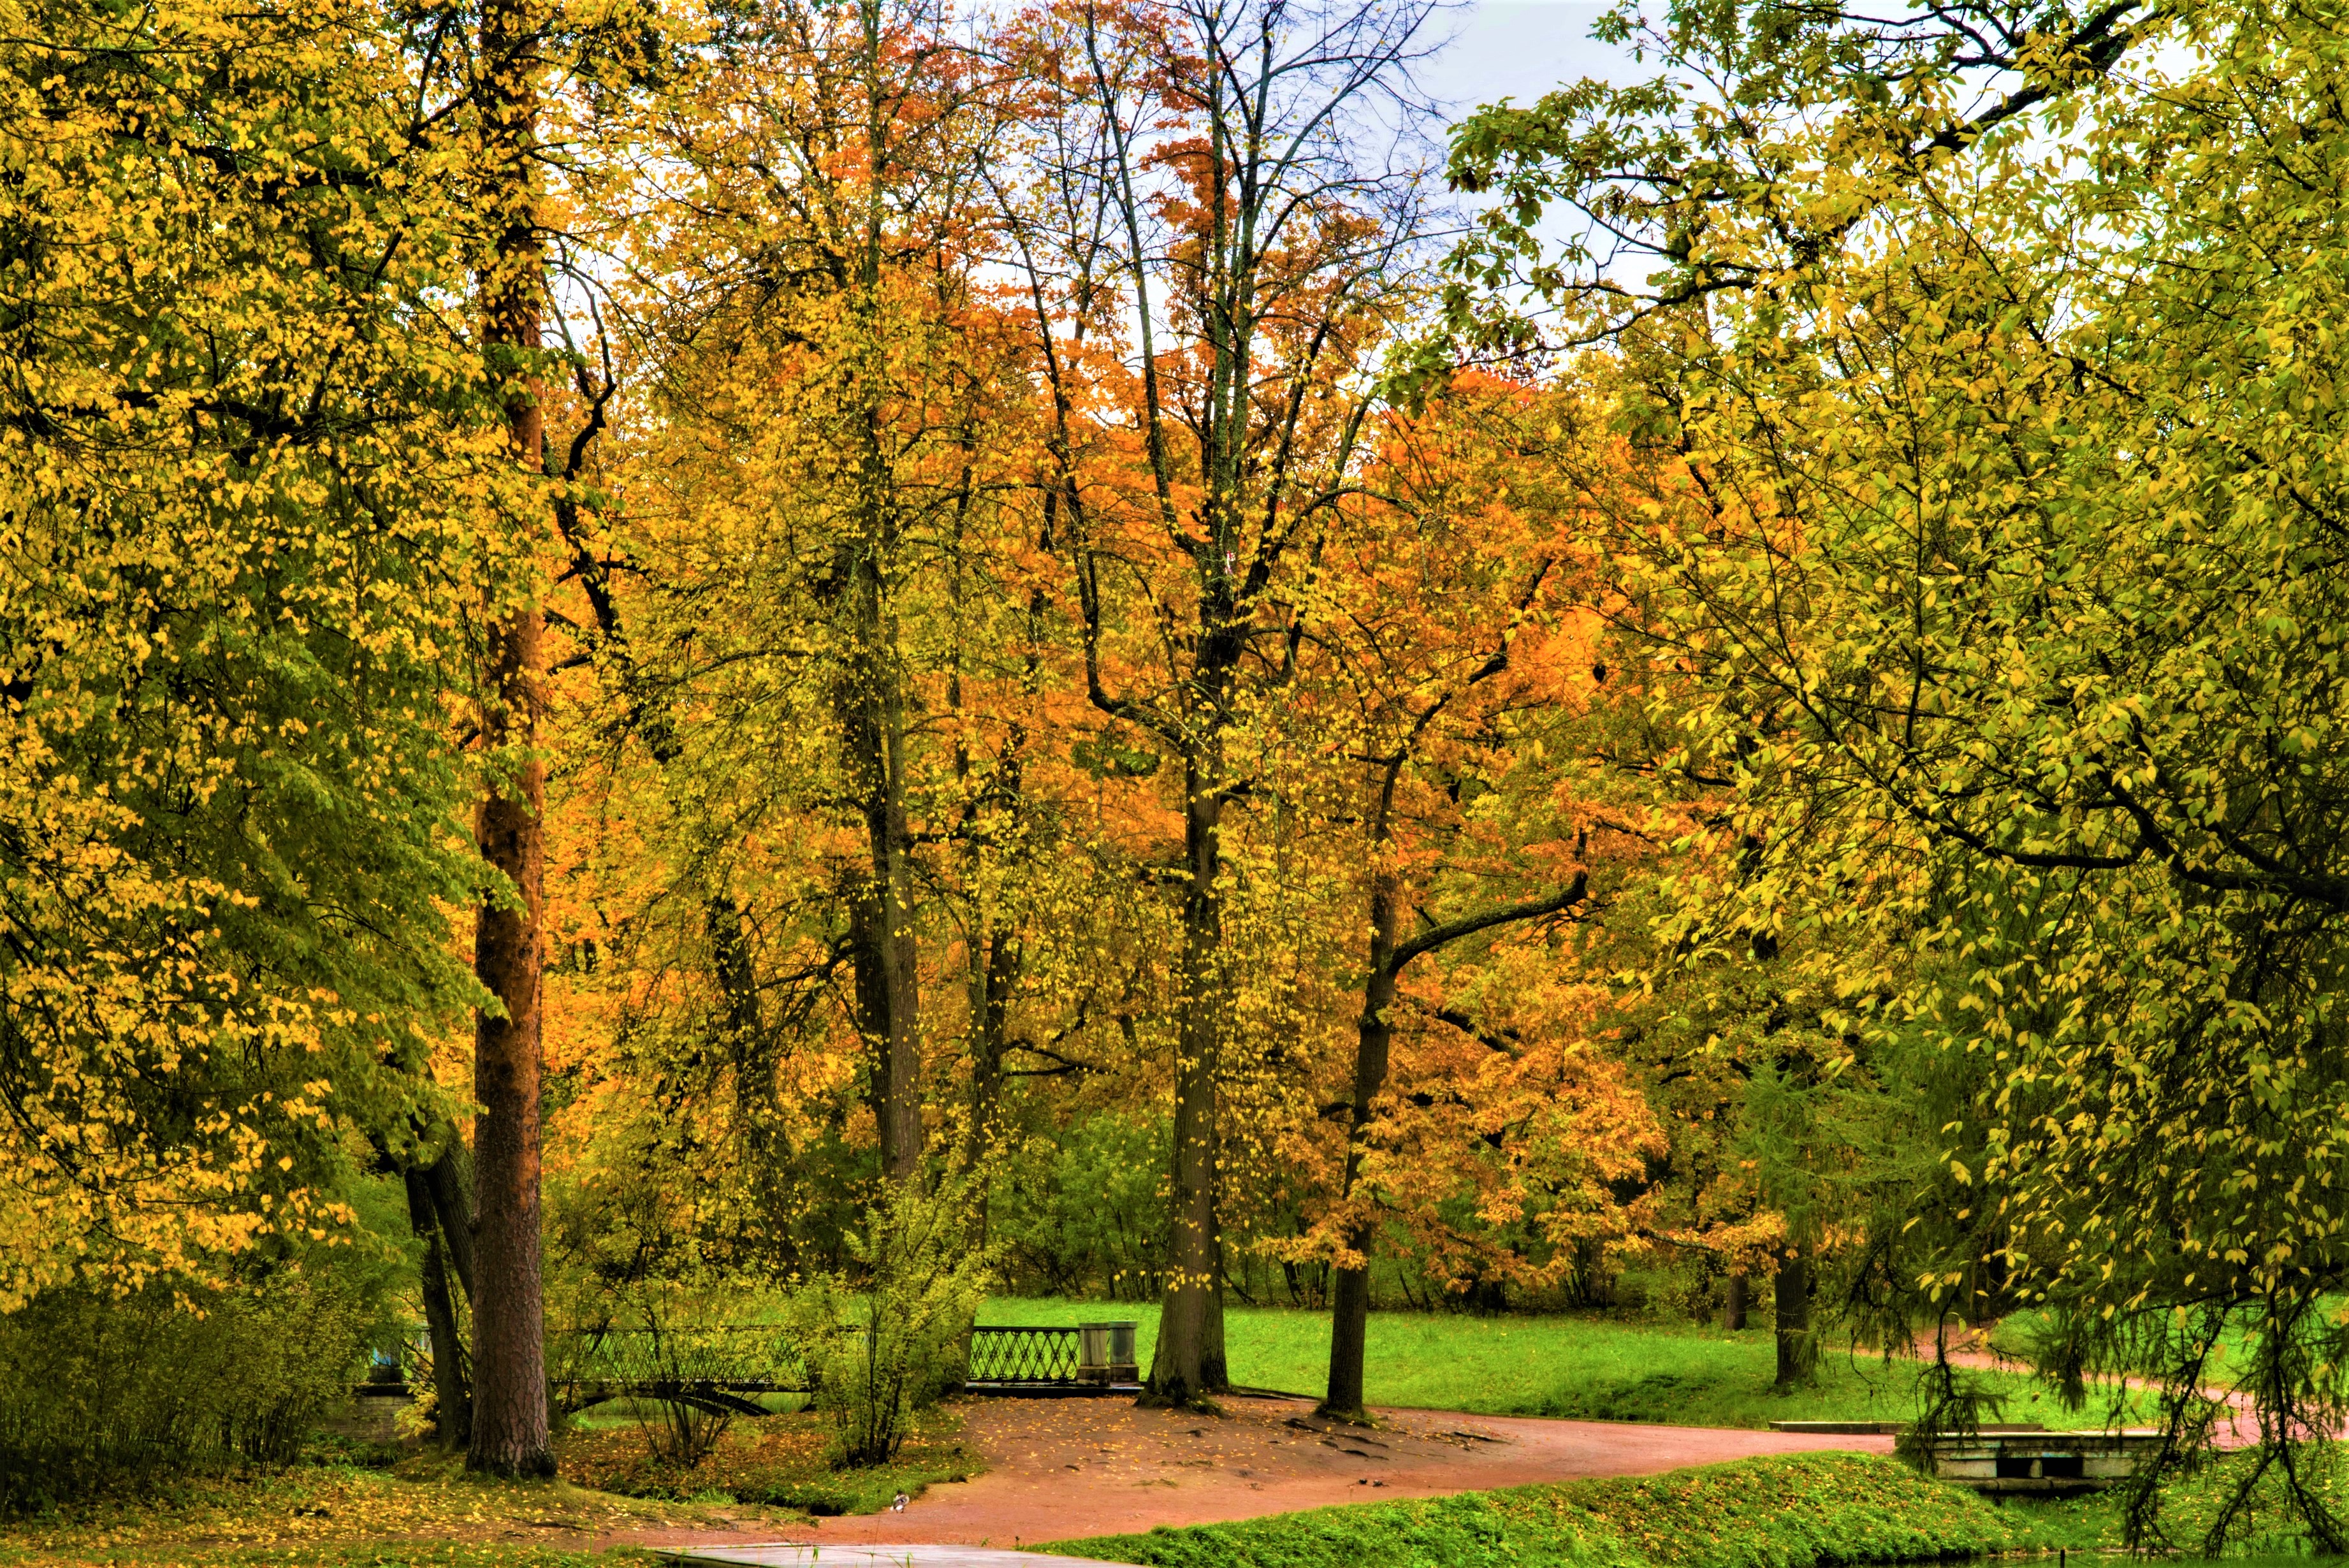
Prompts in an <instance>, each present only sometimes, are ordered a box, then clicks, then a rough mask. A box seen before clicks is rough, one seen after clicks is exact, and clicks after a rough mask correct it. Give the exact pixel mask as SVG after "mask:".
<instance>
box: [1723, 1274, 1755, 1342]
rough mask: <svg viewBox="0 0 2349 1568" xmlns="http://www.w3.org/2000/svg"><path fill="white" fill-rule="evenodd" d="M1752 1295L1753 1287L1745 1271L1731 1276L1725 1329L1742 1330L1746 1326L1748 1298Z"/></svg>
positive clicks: (1724, 1318) (1724, 1315)
mask: <svg viewBox="0 0 2349 1568" xmlns="http://www.w3.org/2000/svg"><path fill="white" fill-rule="evenodd" d="M1751 1293H1752V1287H1751V1285H1750V1284H1749V1283H1748V1282H1747V1280H1746V1277H1745V1271H1744V1269H1739V1270H1738V1271H1737V1272H1736V1273H1735V1274H1731V1275H1730V1276H1729V1308H1728V1310H1727V1311H1725V1312H1723V1314H1722V1326H1723V1328H1729V1329H1742V1328H1744V1326H1745V1308H1746V1298H1747V1297H1748V1295H1751Z"/></svg>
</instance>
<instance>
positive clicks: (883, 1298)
mask: <svg viewBox="0 0 2349 1568" xmlns="http://www.w3.org/2000/svg"><path fill="white" fill-rule="evenodd" d="M972 1229H973V1227H972V1224H971V1221H970V1214H969V1211H968V1204H967V1202H966V1200H965V1197H964V1194H963V1193H962V1191H960V1190H959V1189H957V1188H952V1187H949V1188H947V1189H945V1190H943V1191H939V1192H936V1193H929V1192H926V1191H923V1190H922V1188H921V1187H920V1185H919V1184H918V1183H916V1182H910V1181H909V1182H906V1183H904V1184H902V1185H899V1186H896V1187H893V1188H892V1189H891V1190H890V1191H889V1192H888V1193H887V1195H886V1196H885V1197H884V1198H883V1199H882V1201H881V1202H878V1203H875V1204H874V1205H873V1206H872V1207H870V1208H869V1209H867V1210H866V1211H865V1226H864V1234H863V1235H861V1236H856V1235H852V1236H851V1237H850V1238H849V1249H850V1251H851V1253H853V1254H854V1256H855V1257H856V1259H857V1261H858V1262H860V1263H861V1264H864V1278H863V1279H862V1280H861V1281H859V1282H857V1284H859V1285H861V1287H862V1288H861V1289H852V1288H851V1287H850V1285H849V1284H846V1283H844V1282H843V1281H841V1280H839V1279H826V1280H824V1281H823V1282H821V1283H819V1284H815V1285H813V1286H812V1287H810V1288H809V1289H808V1290H807V1291H805V1292H804V1293H802V1296H801V1298H800V1301H799V1304H798V1306H797V1310H796V1312H795V1316H796V1318H797V1320H798V1328H799V1331H800V1335H801V1344H802V1346H806V1347H807V1351H808V1354H809V1356H810V1358H811V1359H812V1361H813V1363H814V1365H815V1370H816V1404H817V1408H820V1409H823V1410H825V1411H827V1412H829V1413H830V1415H831V1416H832V1418H833V1424H834V1426H835V1428H836V1429H837V1431H838V1438H837V1445H836V1453H837V1457H838V1458H839V1460H840V1461H841V1462H842V1463H843V1464H846V1465H850V1466H868V1465H881V1464H886V1463H888V1462H889V1461H890V1460H893V1459H895V1457H896V1454H897V1449H898V1448H899V1447H900V1446H901V1445H902V1444H903V1443H904V1442H905V1432H906V1429H907V1427H908V1425H909V1418H910V1417H911V1416H912V1414H913V1412H914V1411H916V1410H917V1409H920V1408H925V1407H926V1406H929V1405H933V1404H936V1402H937V1399H938V1396H939V1395H940V1394H942V1393H944V1392H945V1391H946V1390H947V1389H948V1388H950V1387H953V1386H954V1385H956V1384H957V1383H959V1382H960V1381H961V1380H962V1376H963V1357H964V1355H965V1352H966V1348H967V1346H968V1341H969V1336H970V1326H971V1324H972V1323H973V1322H974V1321H975V1320H976V1318H977V1317H978V1305H979V1303H980V1301H981V1300H982V1299H984V1297H985V1295H986V1289H987V1264H986V1261H985V1254H984V1252H983V1250H982V1249H981V1248H979V1247H978V1246H975V1245H974V1244H972V1234H971V1233H972Z"/></svg>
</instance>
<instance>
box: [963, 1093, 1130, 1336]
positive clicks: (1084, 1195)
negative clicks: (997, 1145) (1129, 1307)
mask: <svg viewBox="0 0 2349 1568" xmlns="http://www.w3.org/2000/svg"><path fill="white" fill-rule="evenodd" d="M1173 1146H1174V1131H1173V1126H1172V1124H1171V1123H1170V1122H1169V1121H1168V1120H1167V1119H1166V1118H1164V1117H1163V1116H1137V1115H1128V1114H1125V1113H1123V1112H1118V1111H1105V1112H1102V1113H1101V1114H1099V1115H1095V1116H1091V1117H1087V1118H1085V1119H1083V1120H1081V1121H1079V1122H1078V1123H1076V1124H1075V1125H1074V1126H1072V1127H1071V1128H1069V1129H1068V1130H1066V1131H1064V1132H1061V1133H1059V1134H1058V1135H1057V1136H1056V1137H1052V1136H1045V1135H1038V1136H1035V1137H1033V1138H1030V1140H1027V1141H1026V1142H1025V1143H1023V1144H1022V1145H1020V1146H1019V1148H1018V1149H1016V1150H1011V1151H1009V1153H1007V1154H1006V1155H1005V1156H1004V1157H1003V1159H1002V1160H1001V1161H1000V1162H999V1167H998V1169H997V1171H996V1173H995V1180H994V1186H993V1191H992V1192H991V1193H990V1194H989V1196H988V1229H989V1231H990V1232H991V1233H992V1235H993V1237H994V1239H995V1240H996V1241H997V1242H999V1243H1000V1244H1001V1245H1002V1247H1003V1249H1004V1252H1005V1253H1006V1258H1007V1263H1008V1265H1009V1269H1010V1272H1012V1273H1013V1274H1015V1275H1016V1276H1018V1277H1019V1279H1020V1280H1022V1281H1023V1282H1025V1283H1026V1284H1029V1285H1030V1286H1032V1287H1035V1288H1039V1289H1040V1290H1041V1291H1042V1292H1043V1293H1045V1294H1047V1295H1091V1294H1092V1293H1094V1292H1096V1291H1099V1292H1102V1293H1103V1294H1106V1295H1109V1296H1110V1297H1111V1298H1112V1299H1115V1300H1133V1301H1146V1300H1149V1299H1151V1298H1153V1297H1154V1296H1155V1295H1157V1294H1158V1288H1159V1284H1160V1283H1161V1282H1160V1274H1159V1267H1160V1259H1161V1256H1162V1254H1163V1253H1164V1251H1165V1240H1166V1225H1167V1219H1166V1196H1165V1194H1164V1192H1163V1191H1161V1190H1160V1189H1161V1186H1162V1184H1163V1180H1164V1177H1163V1173H1164V1171H1165V1169H1166V1161H1167V1159H1168V1151H1169V1150H1171V1149H1172V1148H1173Z"/></svg>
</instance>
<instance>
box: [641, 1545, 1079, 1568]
mask: <svg viewBox="0 0 2349 1568" xmlns="http://www.w3.org/2000/svg"><path fill="white" fill-rule="evenodd" d="M661 1555H663V1556H664V1557H667V1558H669V1559H671V1560H672V1561H674V1562H678V1563H740V1564H743V1565H744V1568H1122V1565H1119V1564H1114V1563H1102V1562H1100V1561H1098V1560H1097V1559H1093V1558H1087V1557H1053V1556H1047V1555H1043V1554H1040V1553H1030V1552H1007V1551H1005V1550H1004V1549H1003V1548H1001V1547H998V1546H877V1545H876V1546H867V1545H862V1544H858V1545H850V1544H848V1543H847V1542H841V1543H840V1544H838V1545H832V1544H818V1545H795V1544H792V1543H789V1542H776V1543H774V1544H772V1545H768V1546H679V1547H669V1548H666V1549H664V1550H663V1552H662V1553H661Z"/></svg>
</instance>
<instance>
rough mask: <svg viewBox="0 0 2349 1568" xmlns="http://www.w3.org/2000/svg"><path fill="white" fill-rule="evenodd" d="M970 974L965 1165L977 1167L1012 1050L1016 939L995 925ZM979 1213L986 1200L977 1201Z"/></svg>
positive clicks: (989, 1147) (987, 1147) (998, 1112)
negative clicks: (968, 1099)
mask: <svg viewBox="0 0 2349 1568" xmlns="http://www.w3.org/2000/svg"><path fill="white" fill-rule="evenodd" d="M972 948H973V951H972V954H971V966H970V967H971V975H970V1016H971V1019H972V1029H971V1041H970V1127H969V1129H968V1132H967V1134H966V1136H965V1140H964V1146H963V1164H964V1167H965V1168H966V1169H976V1168H977V1167H978V1164H979V1162H980V1161H984V1160H985V1159H986V1158H987V1156H988V1154H989V1153H991V1152H992V1151H993V1150H994V1148H995V1138H996V1133H997V1131H998V1130H999V1129H998V1126H997V1123H998V1122H999V1119H1001V1116H1002V1109H1003V1077H1004V1073H1003V1057H1004V1053H1005V1052H1007V1051H1008V1050H1009V1048H1010V1037H1009V1036H1010V1026H1011V989H1012V987H1013V986H1014V985H1017V984H1018V983H1019V937H1018V935H1017V934H1015V933H1013V932H1010V931H1007V930H1003V929H1001V928H999V927H992V926H990V928H989V929H988V933H987V935H986V937H985V938H984V940H982V941H979V942H976V943H974V944H972ZM979 1203H980V1207H981V1209H982V1211H984V1208H985V1205H986V1198H985V1195H984V1193H983V1192H982V1193H981V1195H980V1198H979Z"/></svg>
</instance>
